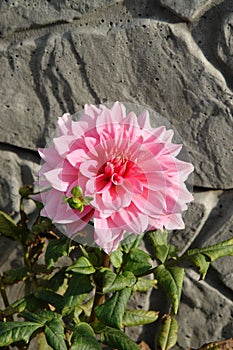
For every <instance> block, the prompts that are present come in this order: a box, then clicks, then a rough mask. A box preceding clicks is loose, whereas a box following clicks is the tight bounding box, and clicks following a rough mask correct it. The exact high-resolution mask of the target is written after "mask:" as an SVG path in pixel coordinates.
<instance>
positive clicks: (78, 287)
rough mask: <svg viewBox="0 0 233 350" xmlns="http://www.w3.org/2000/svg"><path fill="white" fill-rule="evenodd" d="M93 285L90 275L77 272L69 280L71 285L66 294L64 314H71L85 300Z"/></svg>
mask: <svg viewBox="0 0 233 350" xmlns="http://www.w3.org/2000/svg"><path fill="white" fill-rule="evenodd" d="M92 289H93V286H92V284H91V281H90V276H88V275H81V274H80V275H79V274H77V275H76V274H75V275H73V277H72V278H71V280H70V282H69V286H68V288H67V290H66V292H65V294H64V307H63V310H62V314H63V315H65V314H70V313H72V312H73V311H74V309H75V308H76V306H78V305H79V304H82V303H84V302H85V299H87V297H88V296H89V293H90V292H91V291H92Z"/></svg>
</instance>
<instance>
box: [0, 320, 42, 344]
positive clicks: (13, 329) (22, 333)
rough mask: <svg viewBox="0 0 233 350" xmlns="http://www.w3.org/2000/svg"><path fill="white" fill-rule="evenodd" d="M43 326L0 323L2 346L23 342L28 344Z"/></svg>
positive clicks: (28, 323) (30, 323) (37, 324)
mask: <svg viewBox="0 0 233 350" xmlns="http://www.w3.org/2000/svg"><path fill="white" fill-rule="evenodd" d="M41 326H42V325H41V324H40V323H35V322H7V323H5V322H0V346H8V345H10V344H12V343H15V342H18V341H21V340H23V341H24V342H25V343H28V342H29V340H30V337H31V336H32V334H33V333H34V332H35V331H36V330H37V329H38V328H40V327H41Z"/></svg>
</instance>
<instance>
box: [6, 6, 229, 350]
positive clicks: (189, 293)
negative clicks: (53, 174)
mask: <svg viewBox="0 0 233 350" xmlns="http://www.w3.org/2000/svg"><path fill="white" fill-rule="evenodd" d="M232 9H233V0H208V1H207V0H205V1H204V0H193V1H184V0H160V4H159V2H158V1H157V2H155V1H154V0H142V1H140V2H139V1H134V0H126V1H115V0H95V1H92V0H80V1H74V0H59V1H58V0H50V1H45V0H41V1H39V0H34V1H29V0H25V1H24V0H18V1H14V0H4V1H1V3H0V66H1V70H0V84H1V89H0V97H1V98H0V106H1V113H0V123H1V128H0V155H1V156H0V192H1V196H0V209H4V210H6V211H7V212H8V213H11V214H13V215H14V216H16V217H17V212H18V205H19V198H18V188H19V187H20V186H21V185H22V184H30V183H32V182H33V178H35V177H36V171H37V170H38V163H39V157H38V155H37V153H36V150H37V148H38V147H43V146H45V144H46V142H47V141H48V140H49V138H50V137H51V134H52V132H53V130H54V128H55V124H56V121H57V118H58V117H59V116H61V115H62V114H63V113H64V112H68V111H69V112H70V113H75V112H78V111H80V110H81V109H82V107H83V105H84V104H85V103H92V104H99V103H110V104H111V103H112V102H114V101H116V100H119V101H122V102H130V103H132V104H139V105H144V106H146V107H148V108H149V109H151V110H152V111H156V112H158V113H159V114H160V115H162V116H163V117H165V118H166V119H165V121H164V120H163V119H161V120H160V119H158V116H157V115H156V114H153V112H152V113H151V117H152V119H153V122H152V124H154V125H158V123H160V121H161V124H163V123H168V124H169V123H170V124H171V127H173V128H175V129H176V130H177V132H178V133H179V135H180V139H181V141H182V142H184V143H185V145H186V147H187V150H188V151H189V155H190V158H191V161H192V162H193V163H194V165H195V176H194V179H193V184H194V192H195V193H194V197H195V200H194V203H192V204H191V205H190V207H189V210H188V212H187V213H186V215H185V223H186V228H185V230H183V231H180V232H174V233H172V234H171V242H172V243H173V244H176V245H178V246H179V248H180V250H182V251H185V250H186V249H188V248H189V247H192V248H195V247H201V246H207V245H209V244H214V243H217V242H219V241H221V240H225V239H228V238H230V237H231V236H232V232H233V227H232V225H233V205H232V203H233V192H232V188H233V177H232V171H233V147H232V130H233V118H232V111H233V93H232V91H233V73H232V69H233V59H232V57H233V40H232V34H233V33H232V27H233V14H232ZM0 238H1V239H2V237H0ZM0 244H1V246H0V249H1V250H0V253H1V254H0V263H1V270H3V269H5V268H9V267H14V266H16V265H17V264H19V265H20V264H21V255H20V254H21V252H20V250H19V248H18V247H17V246H11V245H10V243H9V242H8V241H7V242H6V241H5V240H3V239H2V240H1V243H0ZM8 244H9V245H8ZM6 247H7V248H9V249H6ZM197 279H198V277H197V275H196V274H195V272H193V271H192V270H190V271H189V273H188V275H187V278H186V280H185V289H184V293H183V297H182V304H181V309H180V312H179V315H178V319H179V324H180V332H179V341H178V344H177V347H176V349H177V350H178V349H184V350H186V349H187V347H188V346H190V347H192V348H195V347H198V346H200V345H201V344H203V343H206V342H209V341H213V340H218V339H221V338H222V339H223V338H227V337H232V316H231V315H232V313H233V305H232V301H231V300H232V291H233V282H232V259H231V258H227V259H224V260H219V261H217V262H215V263H214V264H213V267H212V268H211V269H210V271H209V273H208V274H207V276H206V280H205V282H198V281H197ZM14 293H15V292H14V291H12V292H11V296H12V300H13V297H14ZM143 298H144V299H143V302H144V303H145V304H147V305H148V304H150V307H151V305H154V308H155V309H157V308H158V307H159V305H158V296H157V294H156V292H153V293H152V295H151V296H149V295H146V296H144V297H143ZM132 302H133V303H134V304H135V305H141V302H142V296H139V297H135V299H134V300H133V301H132ZM160 306H161V305H160ZM167 307H168V305H162V306H161V309H162V308H164V310H165V311H166V310H167ZM0 308H1V305H0ZM150 327H151V328H150ZM150 327H149V328H148V327H143V329H142V328H135V329H133V330H132V331H131V335H132V337H133V338H134V339H136V338H137V337H139V338H140V339H142V338H143V337H146V340H147V341H148V343H149V344H150V346H151V348H153V346H154V337H155V334H156V329H155V330H154V328H156V325H154V324H153V325H152V326H150ZM153 327H154V328H153ZM148 329H149V331H148ZM144 339H145V338H144Z"/></svg>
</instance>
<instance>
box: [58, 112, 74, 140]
mask: <svg viewBox="0 0 233 350" xmlns="http://www.w3.org/2000/svg"><path fill="white" fill-rule="evenodd" d="M71 122H72V120H71V115H70V114H69V113H65V114H63V116H62V117H60V118H58V122H57V125H58V129H59V133H60V136H61V135H68V134H71Z"/></svg>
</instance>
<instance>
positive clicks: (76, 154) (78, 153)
mask: <svg viewBox="0 0 233 350" xmlns="http://www.w3.org/2000/svg"><path fill="white" fill-rule="evenodd" d="M66 158H67V160H68V161H69V162H70V164H71V165H73V166H74V167H75V166H77V165H78V164H80V163H81V162H83V161H85V160H87V159H88V156H87V153H86V151H85V150H84V149H82V148H79V149H76V150H74V151H72V152H71V153H69V154H67V156H66Z"/></svg>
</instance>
